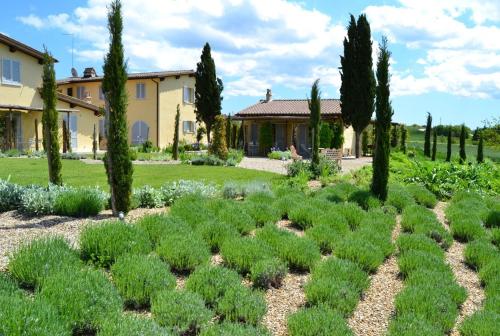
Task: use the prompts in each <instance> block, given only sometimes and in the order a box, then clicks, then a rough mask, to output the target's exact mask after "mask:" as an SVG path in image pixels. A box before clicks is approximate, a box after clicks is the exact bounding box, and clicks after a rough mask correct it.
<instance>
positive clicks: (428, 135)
mask: <svg viewBox="0 0 500 336" xmlns="http://www.w3.org/2000/svg"><path fill="white" fill-rule="evenodd" d="M431 132H432V116H431V114H430V113H429V112H427V126H426V127H425V142H424V155H425V156H427V157H431Z"/></svg>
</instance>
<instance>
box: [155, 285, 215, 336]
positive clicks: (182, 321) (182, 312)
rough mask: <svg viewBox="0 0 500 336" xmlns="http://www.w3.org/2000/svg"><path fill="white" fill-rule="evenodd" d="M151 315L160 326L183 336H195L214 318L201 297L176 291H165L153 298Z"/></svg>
mask: <svg viewBox="0 0 500 336" xmlns="http://www.w3.org/2000/svg"><path fill="white" fill-rule="evenodd" d="M151 313H152V314H153V317H154V319H155V320H156V321H157V322H158V323H159V324H160V325H162V326H164V327H167V328H169V329H170V330H171V331H172V332H173V333H175V334H183V335H195V334H196V333H197V332H198V331H199V330H200V329H201V328H202V327H204V326H206V325H207V324H208V322H209V321H210V320H211V319H212V316H213V313H212V312H211V311H210V310H209V309H208V308H206V307H205V302H204V301H203V298H202V297H201V296H200V295H198V294H196V293H191V292H187V291H174V290H163V291H161V292H159V293H158V294H157V295H156V296H155V297H153V300H152V303H151Z"/></svg>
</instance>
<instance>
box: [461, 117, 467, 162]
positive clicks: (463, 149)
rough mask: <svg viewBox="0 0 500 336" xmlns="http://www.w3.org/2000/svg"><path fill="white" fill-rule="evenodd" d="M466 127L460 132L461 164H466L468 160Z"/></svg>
mask: <svg viewBox="0 0 500 336" xmlns="http://www.w3.org/2000/svg"><path fill="white" fill-rule="evenodd" d="M465 136H466V135H465V125H462V130H461V131H460V163H465V161H466V160H467V155H466V154H465Z"/></svg>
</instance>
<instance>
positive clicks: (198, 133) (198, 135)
mask: <svg viewBox="0 0 500 336" xmlns="http://www.w3.org/2000/svg"><path fill="white" fill-rule="evenodd" d="M206 132H207V130H206V129H205V127H203V126H202V125H199V126H198V128H197V129H196V142H198V147H199V145H200V142H201V140H203V136H204V135H205V133H206Z"/></svg>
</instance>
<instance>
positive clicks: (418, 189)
mask: <svg viewBox="0 0 500 336" xmlns="http://www.w3.org/2000/svg"><path fill="white" fill-rule="evenodd" d="M405 188H406V191H407V192H409V193H410V195H411V196H412V197H413V199H415V202H417V203H418V204H420V205H423V206H425V207H426V208H430V209H432V208H434V207H435V206H436V204H437V198H436V195H434V194H433V193H432V192H430V191H429V189H427V188H426V187H424V186H421V185H418V184H410V185H408V186H406V187H405Z"/></svg>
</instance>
